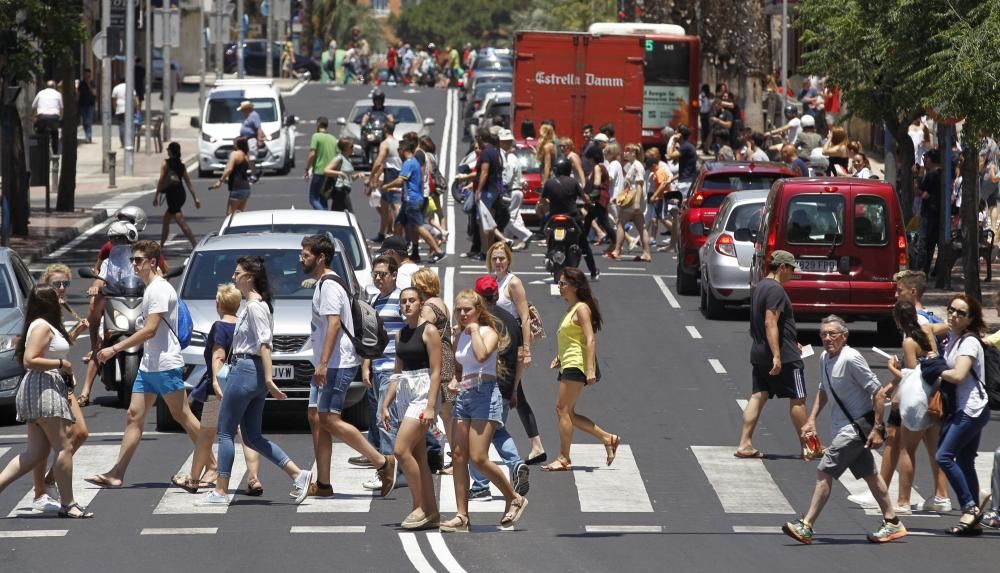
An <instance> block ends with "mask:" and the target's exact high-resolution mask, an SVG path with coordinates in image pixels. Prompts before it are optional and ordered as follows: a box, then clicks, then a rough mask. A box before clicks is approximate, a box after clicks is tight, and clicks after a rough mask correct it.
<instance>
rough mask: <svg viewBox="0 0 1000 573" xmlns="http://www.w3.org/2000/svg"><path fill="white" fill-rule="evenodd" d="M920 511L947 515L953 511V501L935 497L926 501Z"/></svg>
mask: <svg viewBox="0 0 1000 573" xmlns="http://www.w3.org/2000/svg"><path fill="white" fill-rule="evenodd" d="M920 509H922V510H924V511H934V512H937V513H945V512H948V511H951V499H950V498H947V497H938V496H936V495H935V496H933V497H929V498H927V499H925V500H924V503H923V505H921V506H920Z"/></svg>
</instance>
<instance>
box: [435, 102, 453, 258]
mask: <svg viewBox="0 0 1000 573" xmlns="http://www.w3.org/2000/svg"><path fill="white" fill-rule="evenodd" d="M444 109H445V112H444V133H443V134H442V135H441V148H440V149H441V152H440V153H439V154H438V168H439V169H440V170H441V173H442V174H443V175H444V176H445V181H451V180H450V179H448V159H449V157H448V146H449V145H450V144H451V122H452V118H451V115H452V114H451V95H450V94H446V95H445V106H444ZM440 191H441V197H445V204H444V205H438V208H440V209H445V210H446V211H445V213H444V214H445V216H446V217H447V218H448V219H449V220H451V213H449V212H447V208H448V199H449V198H450V196H451V193H450V189H441V190H440ZM452 228H454V223H452ZM453 234H454V233H449V234H448V235H449V236H448V241H447V242H446V243H445V245H444V250H445V252H446V253H448V254H449V255H453V254H455V242H454V241H453V240H452V239H451V235H453Z"/></svg>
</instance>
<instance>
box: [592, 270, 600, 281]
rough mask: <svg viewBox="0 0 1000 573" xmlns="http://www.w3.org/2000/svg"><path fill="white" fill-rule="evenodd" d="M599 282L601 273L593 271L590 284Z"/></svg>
mask: <svg viewBox="0 0 1000 573" xmlns="http://www.w3.org/2000/svg"><path fill="white" fill-rule="evenodd" d="M600 280H601V271H594V272H593V273H592V274H591V275H590V282H592V283H596V282H598V281H600Z"/></svg>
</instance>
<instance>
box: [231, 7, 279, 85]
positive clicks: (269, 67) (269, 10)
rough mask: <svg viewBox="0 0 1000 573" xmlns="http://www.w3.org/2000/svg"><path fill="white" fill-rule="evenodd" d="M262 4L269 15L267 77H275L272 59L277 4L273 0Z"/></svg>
mask: <svg viewBox="0 0 1000 573" xmlns="http://www.w3.org/2000/svg"><path fill="white" fill-rule="evenodd" d="M261 6H262V7H266V8H267V13H266V14H264V15H265V16H267V77H268V79H270V78H273V77H274V61H273V60H272V58H273V57H274V54H273V51H274V32H273V31H272V30H273V29H274V9H275V6H274V5H273V4H272V2H271V0H264V2H263V3H262V4H261ZM240 25H242V23H241V24H240Z"/></svg>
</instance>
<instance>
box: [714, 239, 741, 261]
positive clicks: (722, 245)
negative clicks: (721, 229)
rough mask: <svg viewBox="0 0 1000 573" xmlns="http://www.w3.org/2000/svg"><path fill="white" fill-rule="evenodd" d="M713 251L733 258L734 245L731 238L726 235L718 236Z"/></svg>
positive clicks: (734, 252)
mask: <svg viewBox="0 0 1000 573" xmlns="http://www.w3.org/2000/svg"><path fill="white" fill-rule="evenodd" d="M715 250H716V251H717V252H718V253H719V254H720V255H726V256H727V257H735V256H736V245H735V244H734V243H733V237H732V236H731V235H726V234H722V235H719V238H718V239H717V240H716V241H715Z"/></svg>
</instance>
